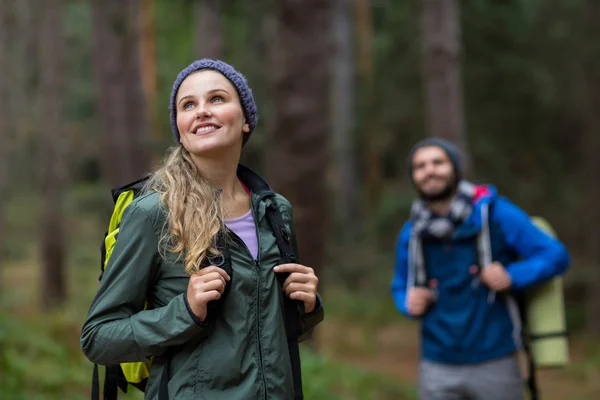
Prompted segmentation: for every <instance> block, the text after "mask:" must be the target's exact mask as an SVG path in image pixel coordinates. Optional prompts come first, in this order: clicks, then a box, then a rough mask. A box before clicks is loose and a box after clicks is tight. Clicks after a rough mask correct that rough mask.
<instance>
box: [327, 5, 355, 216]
mask: <svg viewBox="0 0 600 400" xmlns="http://www.w3.org/2000/svg"><path fill="white" fill-rule="evenodd" d="M334 1H335V7H336V8H335V13H334V14H333V27H334V37H335V44H336V49H335V53H334V54H335V55H334V62H335V71H336V73H335V74H333V80H332V83H333V85H332V86H333V89H332V95H333V96H332V106H333V123H332V125H333V138H334V140H333V143H334V154H335V163H334V165H335V166H336V169H337V171H336V174H335V176H336V178H335V186H336V192H337V193H336V199H337V200H336V202H335V203H336V209H337V210H336V211H337V212H336V214H337V215H338V217H339V225H340V226H355V227H358V226H360V224H359V223H358V222H359V221H360V220H361V212H360V210H361V207H360V196H359V193H360V187H361V185H360V183H359V181H358V173H357V171H356V167H357V162H356V157H355V148H354V130H355V122H356V121H355V115H356V112H355V110H356V109H355V105H354V93H355V87H354V86H355V85H354V81H355V79H354V77H355V72H356V71H355V53H354V51H353V49H354V38H355V35H354V34H353V33H354V31H353V29H352V27H353V26H354V25H353V23H352V22H353V19H354V18H353V15H354V14H353V12H352V11H353V8H352V7H351V5H352V3H351V0H334Z"/></svg>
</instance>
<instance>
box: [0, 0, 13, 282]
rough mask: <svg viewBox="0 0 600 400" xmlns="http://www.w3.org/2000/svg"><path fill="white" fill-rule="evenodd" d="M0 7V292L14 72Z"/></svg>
mask: <svg viewBox="0 0 600 400" xmlns="http://www.w3.org/2000/svg"><path fill="white" fill-rule="evenodd" d="M8 3H9V4H4V7H0V71H4V73H2V74H0V292H2V287H3V276H4V273H3V271H4V261H5V250H6V244H5V243H4V241H5V237H6V234H5V233H6V227H5V225H6V222H5V221H6V201H7V198H8V177H9V175H8V167H9V162H8V156H9V154H10V147H11V144H12V135H13V133H12V131H13V128H12V126H13V124H12V122H13V121H12V113H11V111H12V110H11V108H10V107H11V104H10V102H9V101H8V99H9V98H10V78H9V77H10V76H11V73H12V72H13V71H14V69H13V68H12V64H13V63H12V62H11V57H10V55H11V54H12V52H10V50H11V48H10V37H11V30H12V29H11V28H12V27H13V26H14V25H13V21H14V18H15V15H14V2H13V1H12V0H10V1H8Z"/></svg>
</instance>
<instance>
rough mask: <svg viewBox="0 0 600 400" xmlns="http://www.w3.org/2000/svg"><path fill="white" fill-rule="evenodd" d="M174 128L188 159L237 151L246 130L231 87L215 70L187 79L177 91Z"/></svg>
mask: <svg viewBox="0 0 600 400" xmlns="http://www.w3.org/2000/svg"><path fill="white" fill-rule="evenodd" d="M175 102H176V103H175V104H176V109H177V129H179V134H180V141H181V144H182V145H183V147H184V148H185V149H186V150H187V151H188V152H189V153H190V154H191V155H192V157H209V156H220V155H223V154H224V153H230V152H238V153H239V152H241V148H242V138H243V135H244V133H245V132H248V131H249V127H248V124H246V123H245V122H244V112H243V110H242V106H241V103H240V99H239V96H238V93H237V91H236V89H235V87H234V86H233V85H232V84H231V82H229V80H228V79H227V78H225V77H224V76H223V75H221V74H220V73H218V72H216V71H211V70H206V71H200V72H196V73H193V74H191V75H190V76H188V77H187V78H186V79H185V80H184V81H183V83H182V84H181V86H180V87H179V91H178V92H177V97H176V100H175Z"/></svg>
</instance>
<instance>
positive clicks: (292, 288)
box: [285, 282, 315, 296]
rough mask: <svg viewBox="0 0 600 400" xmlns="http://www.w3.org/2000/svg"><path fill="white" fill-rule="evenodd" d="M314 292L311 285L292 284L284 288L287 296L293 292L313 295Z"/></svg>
mask: <svg viewBox="0 0 600 400" xmlns="http://www.w3.org/2000/svg"><path fill="white" fill-rule="evenodd" d="M314 291H315V288H314V287H313V286H312V285H309V284H306V283H297V282H292V283H290V284H289V285H288V286H287V287H286V288H285V294H287V295H288V296H289V295H290V294H291V293H294V292H306V293H314Z"/></svg>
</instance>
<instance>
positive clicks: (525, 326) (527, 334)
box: [477, 203, 567, 400]
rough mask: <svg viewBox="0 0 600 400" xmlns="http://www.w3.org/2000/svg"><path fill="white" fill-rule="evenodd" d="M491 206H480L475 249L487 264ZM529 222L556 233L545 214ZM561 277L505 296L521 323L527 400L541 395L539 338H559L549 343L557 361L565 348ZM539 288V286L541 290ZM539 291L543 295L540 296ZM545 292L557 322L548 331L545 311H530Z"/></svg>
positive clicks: (551, 234)
mask: <svg viewBox="0 0 600 400" xmlns="http://www.w3.org/2000/svg"><path fill="white" fill-rule="evenodd" d="M492 206H493V203H492V204H490V205H483V206H482V229H481V232H480V234H479V236H478V240H477V253H478V256H479V260H480V261H479V262H480V264H481V265H489V264H490V263H491V262H492V255H491V251H492V250H491V249H492V245H491V224H490V221H489V215H490V214H491V208H492ZM531 222H532V223H533V224H534V225H535V226H537V227H538V228H539V229H541V230H542V231H544V232H545V233H547V234H548V235H550V236H553V237H555V236H556V232H554V230H553V229H552V227H551V225H550V223H549V222H548V221H547V220H545V219H544V218H542V217H540V216H533V217H531ZM561 279H562V278H561V277H554V278H553V279H551V280H550V281H548V282H544V283H542V284H541V285H538V286H536V287H534V288H530V289H528V290H527V291H518V292H511V294H510V295H507V296H506V301H507V304H508V306H509V311H511V313H518V318H519V321H520V323H521V341H522V344H523V351H524V355H525V357H526V363H527V374H526V375H527V379H526V385H527V389H528V391H529V399H530V400H539V398H540V394H539V388H538V384H537V377H536V369H537V362H536V361H538V360H537V357H539V355H540V351H539V349H540V346H539V341H547V340H548V339H550V340H555V339H556V340H558V342H556V341H555V342H554V343H551V344H550V346H551V347H550V349H551V352H553V353H555V354H556V355H555V357H554V360H553V361H554V362H556V360H557V359H560V358H561V356H562V355H563V353H564V352H565V351H566V350H565V349H564V348H565V347H566V334H567V333H566V329H565V326H564V321H561V320H560V319H556V316H560V314H561V312H560V311H562V314H564V304H563V303H562V285H557V283H561V282H562V280H561ZM540 289H542V290H541V291H540ZM548 289H549V290H548ZM540 295H541V296H544V297H540ZM548 296H550V297H552V298H553V299H552V300H553V301H551V302H550V304H551V306H552V307H554V308H555V310H553V311H554V312H553V314H555V315H554V316H553V318H555V320H554V321H552V322H556V323H555V324H550V325H556V326H551V327H550V329H549V331H548V325H549V324H548V323H544V322H543V321H540V317H541V318H547V315H543V316H540V315H536V313H531V312H530V311H531V310H530V308H532V307H536V306H537V305H538V304H539V303H540V301H541V302H543V303H548V300H549V297H548ZM536 297H537V298H536ZM557 300H558V301H557ZM538 322H542V327H541V328H542V331H544V332H541V333H538V332H537V330H538V325H539V324H538ZM542 343H543V342H542ZM536 345H537V346H536ZM541 349H542V350H544V351H545V352H546V353H547V352H548V346H545V348H544V347H542V348H541ZM536 350H538V351H536ZM558 350H561V351H558Z"/></svg>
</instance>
